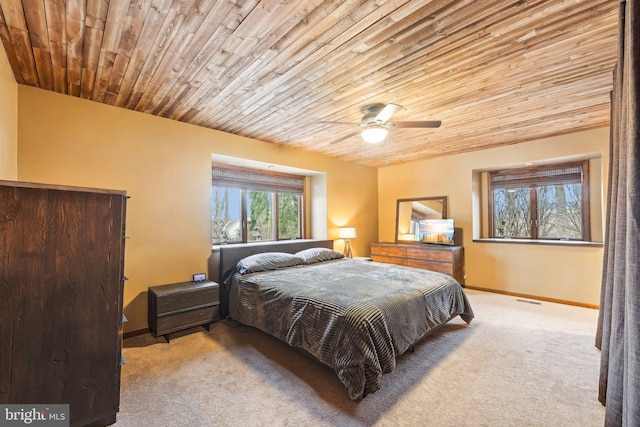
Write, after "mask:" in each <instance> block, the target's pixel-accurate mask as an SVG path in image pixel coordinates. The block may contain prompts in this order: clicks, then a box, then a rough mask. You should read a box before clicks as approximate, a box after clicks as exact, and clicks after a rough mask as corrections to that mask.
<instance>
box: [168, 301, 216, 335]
mask: <svg viewBox="0 0 640 427" xmlns="http://www.w3.org/2000/svg"><path fill="white" fill-rule="evenodd" d="M219 319H220V305H219V304H216V305H212V306H208V307H202V308H196V309H191V310H187V311H183V312H177V313H172V314H165V315H160V316H158V326H157V332H156V334H157V335H164V334H169V333H171V332H175V331H180V330H182V329H187V328H191V327H193V326H198V325H203V324H206V323H213V322H215V321H216V320H219Z"/></svg>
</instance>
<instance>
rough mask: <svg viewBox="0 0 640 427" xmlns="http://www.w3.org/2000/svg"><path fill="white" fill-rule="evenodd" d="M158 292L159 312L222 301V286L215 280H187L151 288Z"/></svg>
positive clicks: (152, 290) (151, 290)
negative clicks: (197, 281) (198, 281)
mask: <svg viewBox="0 0 640 427" xmlns="http://www.w3.org/2000/svg"><path fill="white" fill-rule="evenodd" d="M149 289H150V292H154V293H155V294H156V297H157V300H158V303H157V304H158V306H157V310H158V314H159V315H161V314H163V313H169V312H172V311H177V310H182V309H184V308H191V307H194V306H199V305H202V304H206V303H211V302H216V301H220V295H219V292H220V288H219V286H218V285H217V284H216V283H214V282H202V283H196V282H185V283H174V284H171V285H164V286H154V287H152V288H149Z"/></svg>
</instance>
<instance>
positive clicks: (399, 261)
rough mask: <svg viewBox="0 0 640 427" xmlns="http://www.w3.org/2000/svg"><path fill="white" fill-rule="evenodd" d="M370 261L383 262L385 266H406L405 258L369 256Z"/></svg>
mask: <svg viewBox="0 0 640 427" xmlns="http://www.w3.org/2000/svg"><path fill="white" fill-rule="evenodd" d="M371 261H374V262H384V263H386V264H397V265H407V259H406V258H397V257H389V256H378V255H371Z"/></svg>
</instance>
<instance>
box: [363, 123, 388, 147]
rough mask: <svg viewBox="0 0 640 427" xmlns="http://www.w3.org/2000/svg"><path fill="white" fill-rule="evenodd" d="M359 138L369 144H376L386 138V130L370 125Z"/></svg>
mask: <svg viewBox="0 0 640 427" xmlns="http://www.w3.org/2000/svg"><path fill="white" fill-rule="evenodd" d="M360 136H362V139H364V140H365V142H368V143H369V144H378V143H380V142H382V141H384V139H385V138H386V137H387V130H386V129H385V128H383V127H381V126H376V125H370V126H369V127H367V128H366V129H365V130H363V131H362V132H361V133H360Z"/></svg>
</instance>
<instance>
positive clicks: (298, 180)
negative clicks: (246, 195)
mask: <svg viewBox="0 0 640 427" xmlns="http://www.w3.org/2000/svg"><path fill="white" fill-rule="evenodd" d="M211 178H212V184H213V185H214V186H216V187H232V188H241V189H243V190H252V191H269V192H274V193H293V194H303V192H304V177H303V176H298V175H288V174H279V173H270V172H263V171H259V170H255V169H242V168H230V167H224V166H218V165H212V168H211Z"/></svg>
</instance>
